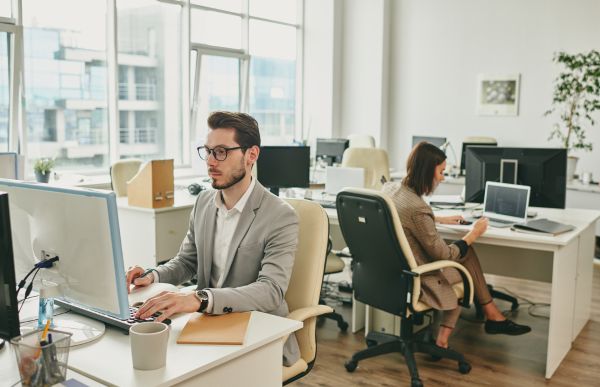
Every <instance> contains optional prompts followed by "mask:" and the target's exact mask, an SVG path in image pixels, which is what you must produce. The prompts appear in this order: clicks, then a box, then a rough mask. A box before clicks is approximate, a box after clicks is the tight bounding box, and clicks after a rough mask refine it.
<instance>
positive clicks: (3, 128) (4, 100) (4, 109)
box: [0, 32, 10, 152]
mask: <svg viewBox="0 0 600 387" xmlns="http://www.w3.org/2000/svg"><path fill="white" fill-rule="evenodd" d="M8 39H9V35H8V33H6V32H0V152H6V151H8V133H9V132H8V130H9V129H8V127H9V125H8V122H9V114H8V109H9V106H10V104H9V98H10V83H9V79H10V78H9V68H8V64H9V59H8Z"/></svg>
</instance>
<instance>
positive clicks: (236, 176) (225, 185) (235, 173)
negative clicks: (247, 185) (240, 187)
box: [212, 165, 246, 189]
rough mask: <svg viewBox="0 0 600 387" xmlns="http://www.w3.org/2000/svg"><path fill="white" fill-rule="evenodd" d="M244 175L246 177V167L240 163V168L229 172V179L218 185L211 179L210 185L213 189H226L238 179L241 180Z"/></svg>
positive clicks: (237, 181)
mask: <svg viewBox="0 0 600 387" xmlns="http://www.w3.org/2000/svg"><path fill="white" fill-rule="evenodd" d="M244 177H246V169H245V168H244V167H243V165H242V168H239V169H236V170H235V171H233V172H232V173H231V179H229V180H228V181H226V182H225V183H223V184H221V185H219V184H217V183H216V182H215V180H213V181H212V187H213V188H214V189H227V188H229V187H232V186H234V185H236V184H237V183H239V182H240V181H242V179H244Z"/></svg>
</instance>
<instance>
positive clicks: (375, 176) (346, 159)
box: [342, 148, 390, 189]
mask: <svg viewBox="0 0 600 387" xmlns="http://www.w3.org/2000/svg"><path fill="white" fill-rule="evenodd" d="M342 167H354V168H364V169H365V187H366V188H372V189H381V187H383V183H382V177H383V178H384V179H385V181H390V162H389V160H388V154H387V152H386V150H385V149H381V148H348V149H346V150H345V151H344V156H343V157H342Z"/></svg>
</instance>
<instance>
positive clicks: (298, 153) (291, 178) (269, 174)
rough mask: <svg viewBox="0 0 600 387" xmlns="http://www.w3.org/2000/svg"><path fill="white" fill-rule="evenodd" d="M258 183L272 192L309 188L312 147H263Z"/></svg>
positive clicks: (261, 149) (259, 159)
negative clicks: (283, 189) (282, 189)
mask: <svg viewBox="0 0 600 387" xmlns="http://www.w3.org/2000/svg"><path fill="white" fill-rule="evenodd" d="M256 173H257V178H258V181H259V182H260V183H261V184H262V185H264V186H265V187H267V188H270V189H271V192H273V193H274V194H278V189H279V188H292V187H303V188H308V186H309V173H310V147H308V146H261V147H260V155H259V156H258V163H257V165H256Z"/></svg>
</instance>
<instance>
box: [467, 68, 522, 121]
mask: <svg viewBox="0 0 600 387" xmlns="http://www.w3.org/2000/svg"><path fill="white" fill-rule="evenodd" d="M519 80H520V74H505V75H492V74H479V76H478V79H477V114H478V115H480V116H516V115H518V114H519Z"/></svg>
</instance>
